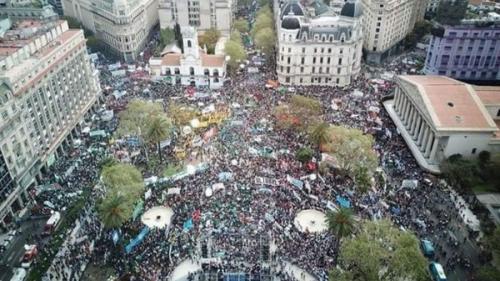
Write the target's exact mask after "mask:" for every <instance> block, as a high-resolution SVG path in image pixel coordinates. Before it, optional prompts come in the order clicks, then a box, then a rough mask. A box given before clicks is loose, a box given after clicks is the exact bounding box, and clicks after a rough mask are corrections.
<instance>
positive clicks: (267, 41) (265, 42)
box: [255, 27, 276, 56]
mask: <svg viewBox="0 0 500 281" xmlns="http://www.w3.org/2000/svg"><path fill="white" fill-rule="evenodd" d="M255 45H256V46H257V47H258V48H259V49H260V50H261V51H262V52H264V53H265V54H267V55H268V56H270V55H271V53H272V50H273V48H274V46H275V45H276V35H275V34H274V30H273V29H272V28H270V27H267V28H263V29H261V30H259V31H258V32H257V33H256V34H255Z"/></svg>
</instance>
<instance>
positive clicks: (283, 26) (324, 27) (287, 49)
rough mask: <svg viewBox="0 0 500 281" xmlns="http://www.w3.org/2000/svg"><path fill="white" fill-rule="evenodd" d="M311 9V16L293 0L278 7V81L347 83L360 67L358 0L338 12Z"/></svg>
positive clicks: (360, 41)
mask: <svg viewBox="0 0 500 281" xmlns="http://www.w3.org/2000/svg"><path fill="white" fill-rule="evenodd" d="M307 10H310V9H307ZM310 11H311V12H314V14H315V16H314V17H313V16H311V15H310V14H308V11H306V9H304V8H303V7H302V5H301V4H300V3H298V1H294V0H291V1H287V2H285V3H282V5H281V7H280V10H279V13H278V14H277V19H276V22H277V23H278V24H277V36H278V52H277V58H276V72H277V73H278V80H279V82H280V83H282V84H284V85H324V86H345V85H349V84H350V83H351V81H352V80H353V79H354V77H356V76H357V75H358V74H359V71H360V69H361V57H362V48H363V32H362V24H361V21H362V13H363V12H362V7H361V3H359V2H357V1H348V2H347V3H346V4H345V5H344V6H343V8H342V10H341V12H340V14H336V13H335V12H334V11H332V10H331V9H329V8H327V9H323V8H321V9H314V8H313V9H312V10H310Z"/></svg>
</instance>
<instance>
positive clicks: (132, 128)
mask: <svg viewBox="0 0 500 281" xmlns="http://www.w3.org/2000/svg"><path fill="white" fill-rule="evenodd" d="M162 113H163V106H162V105H161V104H160V103H156V102H149V101H144V100H139V99H135V100H132V101H131V102H129V104H128V106H127V109H125V110H124V111H122V112H120V114H119V115H118V117H119V119H120V122H119V125H118V128H117V130H116V133H115V134H116V136H117V137H122V136H127V135H133V136H141V135H142V134H145V133H146V131H147V129H148V126H149V122H150V121H149V120H150V118H151V117H153V116H155V115H159V114H162Z"/></svg>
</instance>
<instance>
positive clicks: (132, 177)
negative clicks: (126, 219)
mask: <svg viewBox="0 0 500 281" xmlns="http://www.w3.org/2000/svg"><path fill="white" fill-rule="evenodd" d="M101 177H102V182H103V184H104V186H105V188H106V196H118V197H120V198H122V199H123V200H122V201H124V203H126V204H127V206H128V207H131V208H132V206H133V205H134V204H135V202H136V201H137V200H138V199H139V198H140V197H141V196H142V194H143V193H144V179H143V178H142V175H141V172H139V170H137V168H135V167H134V166H132V165H128V164H116V165H113V166H108V167H105V168H104V169H103V170H102V173H101Z"/></svg>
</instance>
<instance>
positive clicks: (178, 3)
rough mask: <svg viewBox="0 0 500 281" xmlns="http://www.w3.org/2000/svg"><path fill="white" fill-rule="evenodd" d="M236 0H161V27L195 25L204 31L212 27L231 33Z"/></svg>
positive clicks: (159, 11)
mask: <svg viewBox="0 0 500 281" xmlns="http://www.w3.org/2000/svg"><path fill="white" fill-rule="evenodd" d="M235 7H236V0H235V1H233V0H159V8H158V13H159V17H160V27H161V28H167V27H168V28H173V27H174V26H175V24H179V25H180V26H188V25H189V26H193V27H196V28H197V30H198V31H200V32H203V31H205V30H207V29H210V28H215V29H217V30H219V31H220V32H221V33H222V34H223V35H229V33H230V32H231V25H232V22H233V12H234V9H235Z"/></svg>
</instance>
